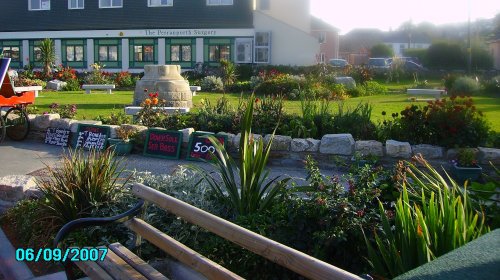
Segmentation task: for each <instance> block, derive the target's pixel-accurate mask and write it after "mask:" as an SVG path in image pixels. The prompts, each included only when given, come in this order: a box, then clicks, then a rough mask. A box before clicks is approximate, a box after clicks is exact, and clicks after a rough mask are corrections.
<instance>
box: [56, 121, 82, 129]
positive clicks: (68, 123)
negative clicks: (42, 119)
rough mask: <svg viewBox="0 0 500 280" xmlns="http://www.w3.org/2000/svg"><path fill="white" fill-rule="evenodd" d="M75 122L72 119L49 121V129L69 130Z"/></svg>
mask: <svg viewBox="0 0 500 280" xmlns="http://www.w3.org/2000/svg"><path fill="white" fill-rule="evenodd" d="M74 122H76V120H73V119H54V120H51V121H50V127H54V128H62V129H69V128H70V126H71V124H72V123H74Z"/></svg>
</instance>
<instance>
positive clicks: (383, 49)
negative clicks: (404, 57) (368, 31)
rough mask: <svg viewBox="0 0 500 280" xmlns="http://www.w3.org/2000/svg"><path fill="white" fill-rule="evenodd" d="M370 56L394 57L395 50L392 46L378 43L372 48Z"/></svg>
mask: <svg viewBox="0 0 500 280" xmlns="http://www.w3.org/2000/svg"><path fill="white" fill-rule="evenodd" d="M370 56H371V57H393V56H394V51H393V49H392V47H390V46H388V45H386V44H383V43H380V44H376V45H375V46H373V47H372V48H371V49H370Z"/></svg>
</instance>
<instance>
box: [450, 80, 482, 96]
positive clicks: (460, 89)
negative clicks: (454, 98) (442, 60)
mask: <svg viewBox="0 0 500 280" xmlns="http://www.w3.org/2000/svg"><path fill="white" fill-rule="evenodd" d="M478 91H479V83H478V82H477V81H476V80H475V79H472V78H469V77H460V78H457V79H456V80H455V82H454V83H453V86H452V87H451V93H452V94H455V95H472V94H474V93H477V92H478Z"/></svg>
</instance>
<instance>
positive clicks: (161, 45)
mask: <svg viewBox="0 0 500 280" xmlns="http://www.w3.org/2000/svg"><path fill="white" fill-rule="evenodd" d="M164 64H165V38H158V65H164Z"/></svg>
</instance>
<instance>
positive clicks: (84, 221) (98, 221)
mask: <svg viewBox="0 0 500 280" xmlns="http://www.w3.org/2000/svg"><path fill="white" fill-rule="evenodd" d="M143 205H144V200H140V201H139V202H137V204H136V205H134V207H132V208H131V209H130V210H128V211H126V212H124V213H122V214H120V215H116V216H113V217H105V218H80V219H76V220H73V221H71V222H69V223H67V224H65V225H64V226H63V227H62V228H61V229H60V230H59V232H58V233H57V235H56V238H55V239H54V248H57V246H58V245H59V242H61V241H62V240H63V239H64V238H65V237H66V235H68V234H69V233H70V232H71V231H72V230H74V229H77V228H81V227H89V226H102V225H106V224H110V223H115V222H116V223H123V222H125V221H127V220H129V219H130V218H132V217H134V216H136V215H137V214H138V213H139V212H140V211H141V209H142V206H143Z"/></svg>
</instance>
